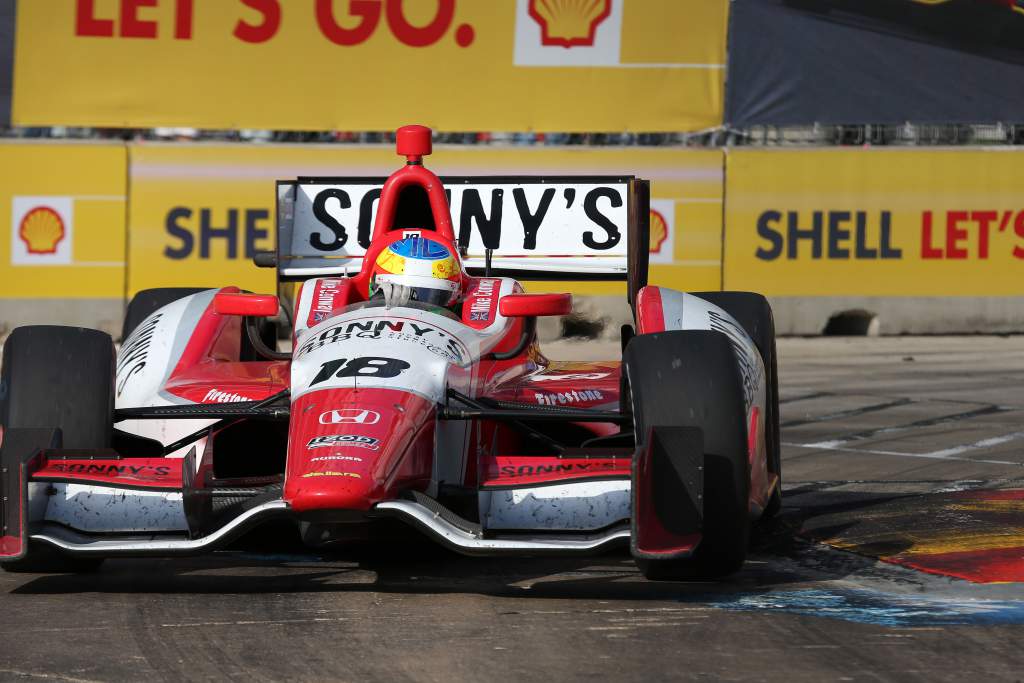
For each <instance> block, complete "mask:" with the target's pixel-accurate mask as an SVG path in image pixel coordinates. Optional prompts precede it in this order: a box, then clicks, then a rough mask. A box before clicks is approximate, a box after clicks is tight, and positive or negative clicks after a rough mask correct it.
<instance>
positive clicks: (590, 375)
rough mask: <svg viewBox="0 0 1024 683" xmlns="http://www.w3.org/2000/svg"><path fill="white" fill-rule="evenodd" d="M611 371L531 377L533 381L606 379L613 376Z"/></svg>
mask: <svg viewBox="0 0 1024 683" xmlns="http://www.w3.org/2000/svg"><path fill="white" fill-rule="evenodd" d="M611 374H612V373H610V372H567V373H565V374H563V375H534V376H533V377H531V378H530V381H531V382H559V381H563V380H587V379H604V378H605V377H611Z"/></svg>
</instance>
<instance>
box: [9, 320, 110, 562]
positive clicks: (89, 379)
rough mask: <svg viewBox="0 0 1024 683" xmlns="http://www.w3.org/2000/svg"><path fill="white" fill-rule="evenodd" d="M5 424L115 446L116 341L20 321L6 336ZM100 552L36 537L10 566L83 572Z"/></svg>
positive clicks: (71, 441) (82, 445)
mask: <svg viewBox="0 0 1024 683" xmlns="http://www.w3.org/2000/svg"><path fill="white" fill-rule="evenodd" d="M0 395H2V396H3V398H4V400H3V404H2V405H0V424H2V425H3V426H4V429H12V428H19V427H43V428H58V429H60V430H61V437H62V440H61V444H62V447H63V448H65V449H82V450H96V449H102V448H110V445H111V441H112V435H113V420H114V343H113V341H112V340H111V338H110V335H108V334H106V333H104V332H100V331H98V330H88V329H85V328H81V327H57V326H49V325H35V326H28V327H19V328H17V329H15V330H14V331H13V332H12V333H11V336H10V337H8V338H7V342H6V343H5V344H4V352H3V369H2V371H0ZM102 562H103V560H102V559H92V558H86V559H82V558H73V557H69V556H67V555H62V554H60V553H59V552H57V551H54V550H52V549H50V548H46V547H42V546H36V545H32V546H30V548H29V552H28V554H26V556H25V557H24V558H22V559H21V560H17V561H15V562H5V563H3V564H0V567H3V568H4V569H5V570H6V571H10V572H79V571H91V570H93V569H96V568H97V567H99V565H100V564H101V563H102Z"/></svg>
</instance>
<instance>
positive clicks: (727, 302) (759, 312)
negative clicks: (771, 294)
mask: <svg viewBox="0 0 1024 683" xmlns="http://www.w3.org/2000/svg"><path fill="white" fill-rule="evenodd" d="M694 296H696V297H698V298H701V299H704V301H707V302H708V303H711V304H714V305H715V306H718V307H719V308H721V309H722V310H724V311H725V312H726V313H728V314H729V315H731V316H732V317H733V318H734V319H735V320H736V322H738V323H739V324H740V326H741V327H743V330H744V332H746V333H747V336H748V337H750V338H751V339H752V340H753V341H754V344H755V345H756V346H757V350H758V351H759V352H760V354H761V360H762V361H763V362H764V370H765V381H766V382H767V385H768V386H767V389H768V390H767V392H766V396H765V399H766V400H765V403H766V406H765V407H766V410H765V412H766V413H767V414H766V415H765V418H764V424H765V435H764V436H765V446H766V450H767V451H768V471H769V472H770V473H771V474H774V475H775V476H776V477H778V483H777V484H776V485H775V489H774V490H773V491H772V494H771V497H770V498H769V499H768V503H767V504H766V505H765V508H764V516H765V517H775V516H776V515H778V514H779V512H780V511H781V510H782V429H781V427H780V426H779V419H780V418H779V362H778V355H777V354H776V351H775V317H774V315H773V314H772V307H771V304H769V303H768V299H766V298H765V297H764V296H763V295H761V294H754V293H753V292H696V293H694Z"/></svg>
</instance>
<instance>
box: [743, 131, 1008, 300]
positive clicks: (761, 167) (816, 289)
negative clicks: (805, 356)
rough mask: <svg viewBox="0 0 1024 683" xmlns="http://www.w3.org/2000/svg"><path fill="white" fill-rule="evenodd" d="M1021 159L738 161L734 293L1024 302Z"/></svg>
mask: <svg viewBox="0 0 1024 683" xmlns="http://www.w3.org/2000/svg"><path fill="white" fill-rule="evenodd" d="M1022 167H1024V152H1020V151H1015V150H998V151H997V150H992V149H987V150H986V149H974V150H963V149H955V150H954V149H945V150H936V149H931V150H921V151H915V150H909V149H889V150H878V149H874V150H865V149H818V150H733V151H729V152H728V154H727V178H728V181H727V184H726V219H725V222H726V230H725V236H726V238H725V264H724V269H725V288H726V289H749V290H753V291H758V292H763V293H765V294H768V295H775V296H1020V295H1022V294H1024V198H1022V197H1021V193H1020V171H1021V168H1022Z"/></svg>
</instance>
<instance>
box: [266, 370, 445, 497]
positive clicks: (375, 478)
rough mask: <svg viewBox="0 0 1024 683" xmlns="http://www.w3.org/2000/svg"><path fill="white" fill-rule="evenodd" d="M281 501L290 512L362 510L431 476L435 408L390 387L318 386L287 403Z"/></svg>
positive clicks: (420, 483) (412, 487)
mask: <svg viewBox="0 0 1024 683" xmlns="http://www.w3.org/2000/svg"><path fill="white" fill-rule="evenodd" d="M291 414H292V422H291V429H290V436H289V441H288V465H287V468H286V470H285V483H284V499H285V500H286V501H288V502H289V503H290V504H291V506H292V509H293V510H295V511H296V512H300V513H301V512H306V511H313V510H339V511H341V510H368V509H370V508H371V507H372V506H373V505H374V504H375V503H378V502H380V501H382V500H388V499H392V498H395V497H397V495H398V493H399V492H400V491H401V490H403V489H421V488H423V487H425V486H426V485H427V483H429V481H430V475H431V468H432V464H433V461H432V458H433V443H434V406H433V404H432V403H431V402H429V401H427V400H426V399H424V398H422V397H420V396H418V395H416V394H410V393H407V392H404V391H397V390H394V389H358V390H354V389H325V390H323V391H316V392H311V393H308V394H304V395H302V396H300V397H299V398H297V399H296V400H295V401H294V402H293V403H292V412H291Z"/></svg>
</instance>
